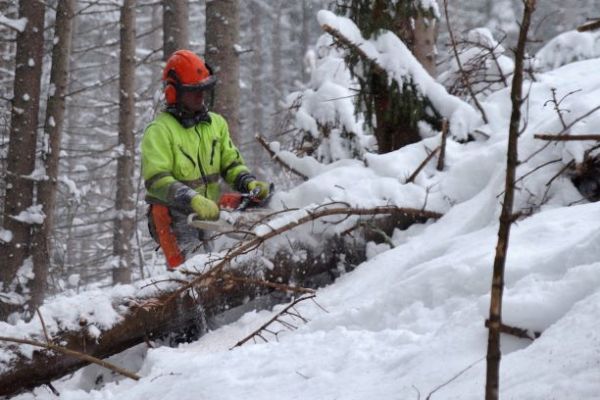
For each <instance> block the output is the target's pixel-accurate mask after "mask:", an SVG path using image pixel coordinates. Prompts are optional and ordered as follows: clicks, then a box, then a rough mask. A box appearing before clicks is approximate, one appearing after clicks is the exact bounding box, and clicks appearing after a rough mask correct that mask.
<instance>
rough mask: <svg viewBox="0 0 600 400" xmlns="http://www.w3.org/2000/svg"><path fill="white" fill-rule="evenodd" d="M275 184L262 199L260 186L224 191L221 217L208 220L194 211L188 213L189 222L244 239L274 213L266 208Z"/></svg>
mask: <svg viewBox="0 0 600 400" xmlns="http://www.w3.org/2000/svg"><path fill="white" fill-rule="evenodd" d="M273 189H274V185H273V184H271V185H270V187H269V195H268V196H267V197H266V198H264V199H260V198H259V197H258V194H259V193H260V188H254V189H253V190H252V191H250V192H248V193H238V192H234V193H224V194H222V195H221V197H220V198H219V203H218V204H219V209H220V213H219V219H218V220H216V221H207V220H202V219H200V218H198V215H196V214H195V213H192V214H190V215H188V219H187V222H188V224H189V225H191V226H193V227H194V228H197V229H202V230H205V231H209V232H215V233H222V234H225V235H226V236H229V237H231V238H234V239H244V238H245V237H246V236H247V235H248V233H249V231H251V230H252V228H253V227H254V225H256V223H257V222H259V221H261V220H262V219H263V218H265V217H267V216H268V215H270V214H272V213H273V211H272V210H269V209H266V208H265V207H266V206H267V205H268V203H269V201H270V200H271V197H272V195H273Z"/></svg>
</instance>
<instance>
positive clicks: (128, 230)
mask: <svg viewBox="0 0 600 400" xmlns="http://www.w3.org/2000/svg"><path fill="white" fill-rule="evenodd" d="M135 2H136V0H125V1H124V3H123V7H122V8H121V28H120V31H121V56H120V59H119V77H120V78H119V145H120V146H121V154H120V155H119V157H118V159H117V195H116V203H115V211H116V217H115V222H114V238H113V255H114V256H115V257H116V262H117V265H116V267H115V268H114V269H113V282H114V283H115V284H116V283H129V282H131V264H132V261H133V234H134V229H135V194H134V188H135V184H134V182H133V177H134V166H135V165H134V164H135V158H134V154H135V134H134V129H135Z"/></svg>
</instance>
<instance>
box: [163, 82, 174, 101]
mask: <svg viewBox="0 0 600 400" xmlns="http://www.w3.org/2000/svg"><path fill="white" fill-rule="evenodd" d="M165 100H166V102H167V104H175V103H177V89H176V88H175V85H173V84H172V83H167V84H166V85H165Z"/></svg>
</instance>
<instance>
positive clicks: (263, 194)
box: [248, 181, 269, 200]
mask: <svg viewBox="0 0 600 400" xmlns="http://www.w3.org/2000/svg"><path fill="white" fill-rule="evenodd" d="M256 188H260V191H259V192H258V198H259V199H261V200H264V199H266V198H267V196H268V195H269V184H268V183H267V182H262V181H251V182H249V183H248V191H249V192H251V191H253V190H254V189H256Z"/></svg>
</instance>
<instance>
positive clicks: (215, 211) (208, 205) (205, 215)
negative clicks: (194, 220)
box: [190, 194, 219, 221]
mask: <svg viewBox="0 0 600 400" xmlns="http://www.w3.org/2000/svg"><path fill="white" fill-rule="evenodd" d="M190 206H191V207H192V210H194V212H195V213H196V215H198V218H200V219H202V220H208V221H216V220H217V219H219V207H218V206H217V204H216V203H215V202H214V201H212V200H210V199H207V198H206V197H204V196H202V195H199V194H197V195H195V196H194V197H192V199H191V200H190Z"/></svg>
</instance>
